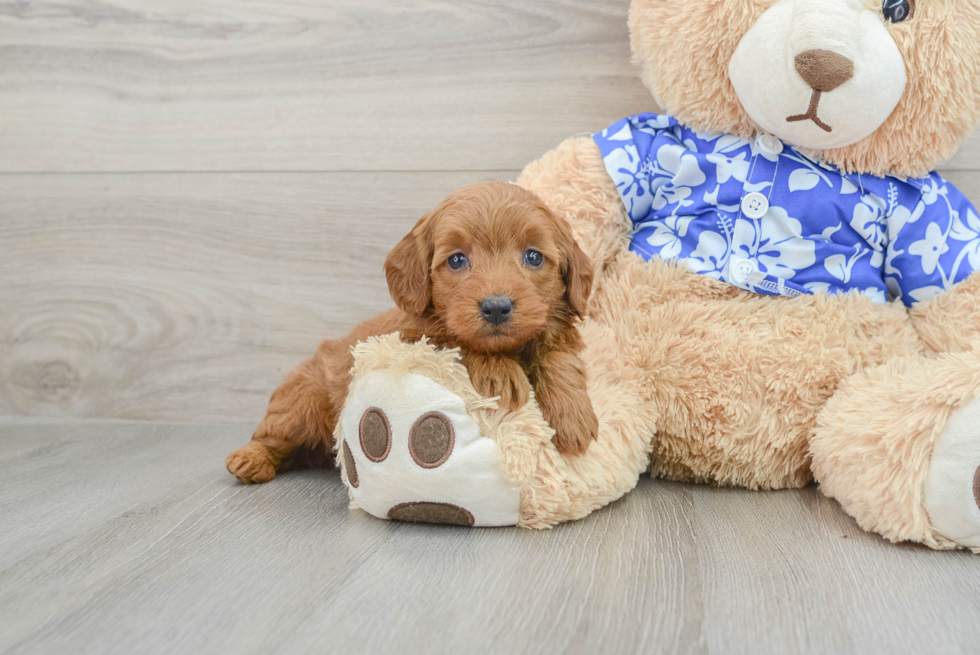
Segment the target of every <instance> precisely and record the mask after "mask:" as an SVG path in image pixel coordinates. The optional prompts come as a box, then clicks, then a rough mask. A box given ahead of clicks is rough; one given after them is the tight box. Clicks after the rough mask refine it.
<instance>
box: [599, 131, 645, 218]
mask: <svg viewBox="0 0 980 655" xmlns="http://www.w3.org/2000/svg"><path fill="white" fill-rule="evenodd" d="M604 162H605V164H606V170H607V171H608V173H609V176H610V177H611V178H612V180H613V182H614V183H615V184H616V188H617V189H619V195H620V196H621V197H622V198H623V204H624V205H626V211H627V212H629V215H630V217H632V218H633V219H638V218H643V217H645V216H646V215H647V213H648V212H649V211H650V206H651V205H652V204H653V194H652V193H651V192H650V187H649V180H648V178H647V175H646V174H645V172H644V170H645V165H644V163H643V162H641V161H640V156H639V154H638V153H637V151H636V146H634V145H628V146H625V147H622V148H616V149H615V150H613V151H612V152H610V153H609V154H608V155H606V157H605V159H604Z"/></svg>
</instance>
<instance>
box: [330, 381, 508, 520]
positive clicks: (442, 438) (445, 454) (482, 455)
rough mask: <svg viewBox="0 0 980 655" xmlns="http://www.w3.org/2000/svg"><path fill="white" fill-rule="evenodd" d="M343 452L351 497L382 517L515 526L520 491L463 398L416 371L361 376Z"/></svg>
mask: <svg viewBox="0 0 980 655" xmlns="http://www.w3.org/2000/svg"><path fill="white" fill-rule="evenodd" d="M341 428H342V441H341V444H340V455H341V459H342V461H343V468H344V471H345V473H346V478H347V482H348V485H349V486H350V491H351V495H352V497H353V499H354V502H355V503H356V504H357V505H358V506H359V507H360V508H361V509H363V510H364V511H366V512H367V513H368V514H371V515H373V516H376V517H378V518H382V519H398V520H403V521H415V522H420V523H449V524H456V525H475V526H500V525H516V524H517V519H518V509H519V505H520V490H519V489H518V488H517V486H516V485H514V484H513V483H511V482H510V480H508V478H507V476H506V475H505V474H504V469H503V467H502V465H501V463H500V457H499V453H498V452H497V445H496V444H495V443H494V442H493V441H491V440H490V439H487V438H486V437H482V436H480V429H479V427H478V426H477V424H476V422H475V421H474V420H473V418H472V417H471V416H470V415H469V414H468V413H467V411H466V407H465V405H464V403H463V400H462V399H461V398H460V397H459V396H457V395H456V394H454V393H452V392H451V391H449V390H448V389H446V388H445V387H443V386H441V385H440V384H438V383H436V382H434V381H433V380H430V379H429V378H427V377H424V376H421V375H417V374H414V373H405V374H400V375H395V374H393V373H390V372H388V371H383V370H381V371H373V372H370V373H367V374H365V375H364V376H363V377H361V378H360V379H358V380H357V382H356V383H355V386H354V389H353V390H352V393H351V396H350V401H349V402H348V404H347V407H346V408H345V409H344V414H343V417H342V418H341Z"/></svg>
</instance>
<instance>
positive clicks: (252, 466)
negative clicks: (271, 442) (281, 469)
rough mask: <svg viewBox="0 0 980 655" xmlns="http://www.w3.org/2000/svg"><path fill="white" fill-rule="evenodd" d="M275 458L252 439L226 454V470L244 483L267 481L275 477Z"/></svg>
mask: <svg viewBox="0 0 980 655" xmlns="http://www.w3.org/2000/svg"><path fill="white" fill-rule="evenodd" d="M274 461H275V458H274V457H273V456H272V454H271V453H270V452H269V449H268V448H266V447H265V446H263V445H262V444H260V443H256V442H254V441H252V442H250V443H248V444H247V445H245V446H244V447H242V448H239V449H238V450H236V451H235V452H233V453H232V454H230V455H228V459H226V460H225V466H227V467H228V472H229V473H231V474H232V475H234V476H235V477H236V478H238V479H239V480H241V481H242V482H244V483H245V484H251V483H253V482H255V483H262V482H268V481H269V480H271V479H272V478H274V477H276V466H275V463H274Z"/></svg>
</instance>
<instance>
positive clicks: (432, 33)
mask: <svg viewBox="0 0 980 655" xmlns="http://www.w3.org/2000/svg"><path fill="white" fill-rule="evenodd" d="M628 4H629V3H628V0H550V1H535V2H527V0H498V1H496V2H481V1H477V0H413V1H412V2H399V3H392V2H390V0H331V1H330V2H315V3H311V2H303V1H299V0H275V1H272V0H261V1H250V2H242V1H240V0H209V2H207V3H201V2H198V1H196V0H168V2H156V3H148V2H146V0H102V1H100V2H82V1H80V0H75V1H72V2H60V1H59V2H55V1H51V0H41V1H36V2H31V3H5V4H0V143H3V144H4V147H3V150H2V153H0V171H8V172H9V171H42V172H51V171H217V170H223V171H240V170H276V171H283V170H317V171H349V170H372V171H373V170H495V169H501V170H511V169H515V168H518V169H519V168H521V167H523V165H524V164H525V163H527V162H528V161H530V160H532V159H534V158H537V157H538V156H539V155H540V154H541V153H542V152H544V151H546V150H548V149H550V148H552V147H554V146H555V145H556V144H557V143H558V142H559V141H560V140H561V139H563V138H565V137H566V136H568V135H570V134H575V133H578V132H583V131H592V132H594V131H598V130H601V129H603V128H605V127H607V126H608V125H609V124H610V123H611V122H612V121H614V120H617V119H619V118H622V117H623V116H626V115H629V114H632V113H637V112H640V111H655V110H656V106H655V104H654V102H653V100H652V98H651V96H650V94H649V93H648V92H647V91H646V89H645V88H644V87H643V85H642V84H641V83H640V81H639V78H638V76H637V74H636V71H635V70H634V69H633V68H632V66H631V65H630V63H629V60H630V52H629V44H628V34H627V25H626V12H627V9H628ZM950 167H951V168H956V169H977V168H980V140H976V139H975V140H973V141H972V142H971V143H970V145H969V146H967V147H966V148H965V149H964V150H963V152H962V153H961V154H960V155H959V156H958V157H957V158H956V159H955V160H954V161H953V162H951V164H950Z"/></svg>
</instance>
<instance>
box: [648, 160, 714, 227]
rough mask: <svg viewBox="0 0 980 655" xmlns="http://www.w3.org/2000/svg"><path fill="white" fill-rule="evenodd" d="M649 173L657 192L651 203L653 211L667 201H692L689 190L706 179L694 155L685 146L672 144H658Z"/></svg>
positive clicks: (651, 184)
mask: <svg viewBox="0 0 980 655" xmlns="http://www.w3.org/2000/svg"><path fill="white" fill-rule="evenodd" d="M652 174H653V177H651V181H650V188H651V189H655V191H656V195H655V197H654V200H653V205H652V207H653V209H654V210H655V211H658V210H660V209H663V208H664V207H666V206H667V205H669V204H670V205H673V204H676V205H678V206H680V207H684V206H687V205H689V204H691V203H690V202H689V201H687V198H688V197H690V195H691V193H692V189H693V188H694V187H699V186H701V185H702V184H704V183H705V182H706V181H707V179H708V178H707V177H705V175H704V172H702V171H701V167H700V166H698V158H697V156H696V155H695V154H694V153H692V152H690V151H688V150H687V149H686V148H684V146H681V145H675V144H670V145H665V146H661V147H660V149H659V150H658V151H657V161H656V166H654V167H653V169H652Z"/></svg>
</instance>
